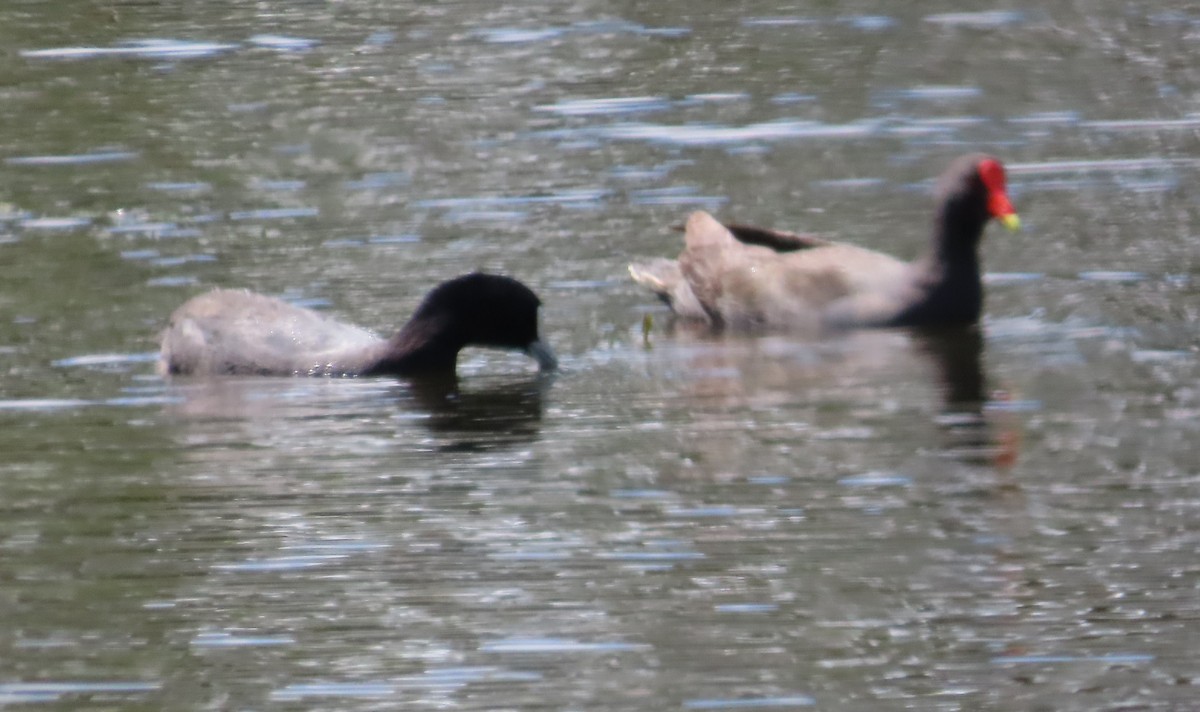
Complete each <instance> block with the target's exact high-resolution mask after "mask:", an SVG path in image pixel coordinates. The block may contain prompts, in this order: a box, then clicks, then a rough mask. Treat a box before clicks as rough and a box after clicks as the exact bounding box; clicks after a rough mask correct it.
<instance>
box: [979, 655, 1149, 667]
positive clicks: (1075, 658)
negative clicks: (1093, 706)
mask: <svg viewBox="0 0 1200 712" xmlns="http://www.w3.org/2000/svg"><path fill="white" fill-rule="evenodd" d="M1154 658H1155V656H1153V655H1147V654H1144V653H1106V654H1104V655H1000V656H997V657H994V658H992V663H993V664H996V665H1050V664H1056V663H1080V662H1082V663H1107V664H1114V663H1115V664H1122V663H1124V664H1129V663H1148V662H1153V661H1154Z"/></svg>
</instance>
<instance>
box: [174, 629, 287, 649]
mask: <svg viewBox="0 0 1200 712" xmlns="http://www.w3.org/2000/svg"><path fill="white" fill-rule="evenodd" d="M295 642H296V639H295V638H293V637H292V636H290V635H234V634H233V633H226V632H209V633H199V634H197V635H196V637H194V638H192V642H191V645H192V647H193V648H257V647H263V646H276V645H292V644H293V643H295Z"/></svg>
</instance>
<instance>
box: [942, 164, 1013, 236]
mask: <svg viewBox="0 0 1200 712" xmlns="http://www.w3.org/2000/svg"><path fill="white" fill-rule="evenodd" d="M1005 182H1006V181H1005V173H1004V166H1003V165H1002V164H1001V163H1000V160H999V159H997V158H995V157H993V156H989V155H986V154H980V153H973V154H968V155H965V156H960V157H958V158H957V159H955V160H954V162H953V163H951V164H950V166H949V167H948V168H947V169H946V170H945V171H944V172H943V173H942V175H941V177H940V178H938V182H937V190H936V192H935V195H936V198H937V202H938V206H939V209H938V217H937V219H938V223H939V225H938V232H937V233H936V238H937V239H938V241H939V242H940V243H941V244H940V245H939V248H940V249H942V250H947V251H950V252H954V251H957V250H964V251H969V252H972V253H973V252H974V250H975V248H976V246H977V245H978V243H979V238H980V237H981V236H982V234H983V227H984V225H985V224H986V223H987V221H988V220H990V219H992V218H996V219H997V220H999V221H1000V222H1002V223H1003V224H1004V225H1005V227H1007V228H1009V229H1011V230H1016V229H1018V228H1019V227H1020V221H1019V220H1018V219H1017V214H1016V211H1014V210H1013V206H1012V203H1011V202H1010V201H1009V199H1008V194H1007V192H1006V190H1007V189H1006V185H1005Z"/></svg>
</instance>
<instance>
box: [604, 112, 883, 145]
mask: <svg viewBox="0 0 1200 712" xmlns="http://www.w3.org/2000/svg"><path fill="white" fill-rule="evenodd" d="M879 127H880V123H879V122H878V121H875V120H868V121H853V122H850V123H847V124H826V123H822V122H819V121H802V120H799V119H779V120H775V121H764V122H761V123H755V124H747V125H745V126H720V125H717V124H684V125H667V124H648V123H620V124H614V125H612V126H606V127H603V128H600V129H597V130H596V131H597V133H598V134H599V135H600V136H601V137H603V138H607V139H612V140H625V141H648V142H651V143H663V144H668V145H677V146H719V145H723V144H732V143H744V142H749V141H780V140H785V139H833V138H862V137H864V136H870V135H873V134H875V133H877V132H878V131H879Z"/></svg>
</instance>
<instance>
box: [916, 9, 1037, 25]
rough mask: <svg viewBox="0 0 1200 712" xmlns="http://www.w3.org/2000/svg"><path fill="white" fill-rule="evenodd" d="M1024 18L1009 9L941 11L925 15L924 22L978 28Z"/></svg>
mask: <svg viewBox="0 0 1200 712" xmlns="http://www.w3.org/2000/svg"><path fill="white" fill-rule="evenodd" d="M1024 20H1025V14H1024V13H1021V12H1016V11H1011V10H984V11H981V12H943V13H938V14H936V15H928V16H926V17H925V21H926V22H932V23H935V24H938V25H945V26H959V27H974V28H980V29H986V28H995V27H1003V26H1004V25H1013V24H1016V23H1019V22H1023V21H1024Z"/></svg>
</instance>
